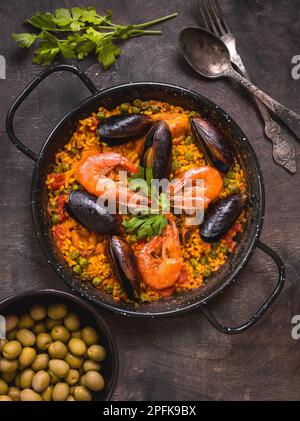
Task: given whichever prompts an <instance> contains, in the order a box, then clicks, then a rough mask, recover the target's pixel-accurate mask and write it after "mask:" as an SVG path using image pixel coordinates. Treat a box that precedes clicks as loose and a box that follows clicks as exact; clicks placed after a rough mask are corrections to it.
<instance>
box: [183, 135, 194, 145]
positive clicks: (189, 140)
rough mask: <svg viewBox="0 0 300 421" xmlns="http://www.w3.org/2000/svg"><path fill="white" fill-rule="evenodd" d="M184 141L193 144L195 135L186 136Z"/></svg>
mask: <svg viewBox="0 0 300 421" xmlns="http://www.w3.org/2000/svg"><path fill="white" fill-rule="evenodd" d="M184 143H185V144H186V145H191V144H192V143H193V137H192V136H186V138H185V139H184Z"/></svg>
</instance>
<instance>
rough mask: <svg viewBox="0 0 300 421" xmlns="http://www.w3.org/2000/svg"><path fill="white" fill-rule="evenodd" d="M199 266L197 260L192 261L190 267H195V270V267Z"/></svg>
mask: <svg viewBox="0 0 300 421" xmlns="http://www.w3.org/2000/svg"><path fill="white" fill-rule="evenodd" d="M197 264H198V262H197V260H196V259H193V258H192V259H190V265H191V266H192V267H193V268H195V267H197Z"/></svg>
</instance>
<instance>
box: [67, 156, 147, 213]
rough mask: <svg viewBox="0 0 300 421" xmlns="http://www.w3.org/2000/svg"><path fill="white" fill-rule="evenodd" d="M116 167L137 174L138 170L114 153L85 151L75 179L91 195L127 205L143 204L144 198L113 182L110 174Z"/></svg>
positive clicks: (121, 184) (127, 160)
mask: <svg viewBox="0 0 300 421" xmlns="http://www.w3.org/2000/svg"><path fill="white" fill-rule="evenodd" d="M117 166H119V167H121V168H122V169H123V170H126V171H129V172H131V173H135V174H137V173H138V172H139V170H138V168H137V167H136V166H135V165H134V164H133V163H132V162H131V161H129V159H127V158H125V157H124V156H122V155H120V154H119V153H115V152H104V153H97V151H95V150H91V151H90V152H89V151H87V152H86V153H85V154H84V156H83V157H82V158H81V160H80V161H79V163H78V167H77V170H76V172H75V177H76V179H77V181H79V183H80V184H81V185H82V186H83V187H84V188H85V189H86V190H87V191H88V192H89V193H91V194H93V195H95V196H105V199H107V200H109V201H116V200H117V201H118V202H119V203H120V204H125V205H127V204H128V203H129V202H131V203H132V204H137V203H143V202H145V197H144V196H140V195H138V194H137V193H134V192H133V191H131V190H129V189H128V188H127V187H126V186H125V185H124V184H123V183H122V182H121V181H120V182H116V181H114V180H113V175H112V174H111V172H112V170H114V169H115V168H116V167H117Z"/></svg>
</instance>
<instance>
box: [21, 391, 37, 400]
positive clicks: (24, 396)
mask: <svg viewBox="0 0 300 421" xmlns="http://www.w3.org/2000/svg"><path fill="white" fill-rule="evenodd" d="M20 399H21V401H41V400H42V397H41V395H39V394H38V393H36V392H35V391H34V390H32V389H24V390H22V392H21V393H20Z"/></svg>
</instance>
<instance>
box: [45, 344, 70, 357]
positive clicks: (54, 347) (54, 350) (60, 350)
mask: <svg viewBox="0 0 300 421" xmlns="http://www.w3.org/2000/svg"><path fill="white" fill-rule="evenodd" d="M48 352H49V354H50V356H51V358H65V356H66V355H67V352H68V348H67V347H66V345H65V344H64V343H63V342H60V341H55V342H52V344H50V345H49V348H48Z"/></svg>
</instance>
